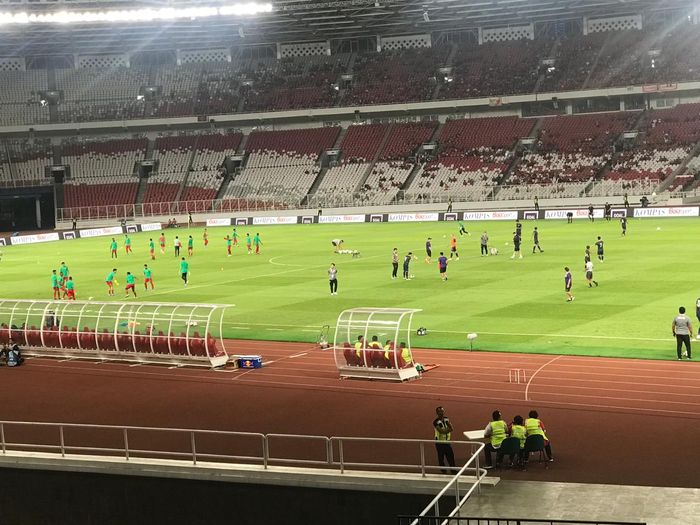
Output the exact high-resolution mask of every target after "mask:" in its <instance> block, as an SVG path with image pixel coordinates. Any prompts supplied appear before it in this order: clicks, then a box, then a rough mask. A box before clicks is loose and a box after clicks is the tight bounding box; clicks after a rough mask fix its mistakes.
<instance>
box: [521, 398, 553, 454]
mask: <svg viewBox="0 0 700 525" xmlns="http://www.w3.org/2000/svg"><path fill="white" fill-rule="evenodd" d="M538 418H539V416H538V414H537V410H530V413H529V414H528V418H527V419H526V420H525V430H526V434H527V435H528V436H535V435H537V436H542V437H543V438H544V451H545V454H547V461H554V457H553V456H552V446H551V445H550V443H549V439H547V434H545V429H544V423H542V421H540V420H539V419H538Z"/></svg>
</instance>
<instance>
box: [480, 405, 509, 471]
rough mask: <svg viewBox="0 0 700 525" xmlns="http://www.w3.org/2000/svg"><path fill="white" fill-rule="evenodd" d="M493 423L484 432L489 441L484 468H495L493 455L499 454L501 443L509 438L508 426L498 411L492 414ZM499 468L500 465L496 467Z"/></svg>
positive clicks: (485, 449) (485, 448) (485, 450)
mask: <svg viewBox="0 0 700 525" xmlns="http://www.w3.org/2000/svg"><path fill="white" fill-rule="evenodd" d="M491 419H492V421H491V422H490V423H489V424H488V425H486V429H485V430H484V437H485V438H487V439H488V440H489V442H488V443H486V447H484V456H485V459H486V465H485V466H484V468H487V469H488V468H493V460H492V458H491V454H493V453H494V452H498V449H499V448H501V443H503V440H504V439H505V438H507V437H508V425H507V424H506V422H505V421H503V419H501V413H500V412H499V411H498V410H494V411H493V414H491ZM496 466H497V467H498V466H499V465H496Z"/></svg>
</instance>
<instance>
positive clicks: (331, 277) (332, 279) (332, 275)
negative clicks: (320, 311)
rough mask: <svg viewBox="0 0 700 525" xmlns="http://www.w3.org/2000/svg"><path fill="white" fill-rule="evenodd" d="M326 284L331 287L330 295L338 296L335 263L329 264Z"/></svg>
mask: <svg viewBox="0 0 700 525" xmlns="http://www.w3.org/2000/svg"><path fill="white" fill-rule="evenodd" d="M328 283H329V284H330V287H331V295H338V268H336V267H335V263H331V267H330V268H328Z"/></svg>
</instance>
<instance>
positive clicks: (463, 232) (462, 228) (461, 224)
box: [457, 221, 471, 235]
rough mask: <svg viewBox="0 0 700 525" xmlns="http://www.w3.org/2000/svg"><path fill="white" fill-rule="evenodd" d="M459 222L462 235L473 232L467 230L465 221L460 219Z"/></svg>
mask: <svg viewBox="0 0 700 525" xmlns="http://www.w3.org/2000/svg"><path fill="white" fill-rule="evenodd" d="M457 224H459V234H460V235H464V234H467V235H471V234H470V233H469V232H468V231H467V229H466V228H465V227H464V223H463V222H462V221H459V222H458V223H457Z"/></svg>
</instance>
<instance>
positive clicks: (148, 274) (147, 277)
mask: <svg viewBox="0 0 700 525" xmlns="http://www.w3.org/2000/svg"><path fill="white" fill-rule="evenodd" d="M148 283H151V290H153V271H152V270H151V269H150V268H149V267H148V265H147V264H144V265H143V287H144V288H145V289H146V290H148Z"/></svg>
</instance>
